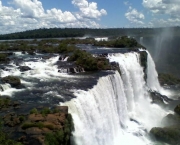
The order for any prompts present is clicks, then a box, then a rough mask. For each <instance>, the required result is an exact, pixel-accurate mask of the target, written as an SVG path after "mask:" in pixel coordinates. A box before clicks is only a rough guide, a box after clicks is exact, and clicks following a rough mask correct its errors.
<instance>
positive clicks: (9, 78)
mask: <svg viewBox="0 0 180 145" xmlns="http://www.w3.org/2000/svg"><path fill="white" fill-rule="evenodd" d="M1 81H2V82H3V83H8V84H10V85H11V87H17V86H20V85H21V80H20V79H19V78H18V77H15V76H7V77H4V78H1Z"/></svg>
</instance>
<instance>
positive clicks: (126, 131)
mask: <svg viewBox="0 0 180 145" xmlns="http://www.w3.org/2000/svg"><path fill="white" fill-rule="evenodd" d="M108 58H109V60H110V61H111V62H113V61H115V62H117V63H118V64H119V67H120V71H121V75H120V74H119V73H118V72H117V71H116V72H115V73H114V74H111V75H108V76H105V77H101V78H100V79H99V80H98V83H97V85H95V86H94V87H93V88H92V89H89V90H88V91H82V90H77V91H76V92H75V93H74V94H75V95H76V96H77V98H74V99H72V100H71V101H69V102H66V103H65V104H63V105H68V106H69V110H70V113H71V114H72V116H73V119H74V124H75V131H74V133H73V136H74V142H75V143H76V144H77V145H134V144H138V145H150V144H153V143H152V142H151V141H150V139H149V138H148V137H147V132H148V131H149V130H150V129H151V128H152V127H154V126H158V125H159V124H160V120H161V118H162V117H163V116H165V114H166V113H165V111H163V110H162V109H161V108H160V107H159V106H157V105H154V104H151V100H150V97H149V94H148V91H147V90H148V89H147V86H146V83H145V81H144V73H143V68H142V67H141V65H140V63H139V54H138V53H125V54H111V55H109V56H108ZM148 61H153V60H152V59H148ZM150 64H151V65H150ZM150 64H149V63H148V65H149V66H148V67H149V68H148V69H149V73H147V75H148V78H149V80H148V86H149V87H152V88H154V86H153V84H152V83H151V81H153V80H152V78H151V79H150V76H149V75H155V76H154V77H153V79H157V77H156V74H150V73H152V70H153V71H155V68H154V67H155V66H154V65H152V64H153V63H152V62H150ZM151 77H152V76H151ZM154 81H156V82H158V81H157V80H154ZM159 87H160V86H159V85H155V89H157V90H158V89H160V88H159ZM152 88H151V89H152Z"/></svg>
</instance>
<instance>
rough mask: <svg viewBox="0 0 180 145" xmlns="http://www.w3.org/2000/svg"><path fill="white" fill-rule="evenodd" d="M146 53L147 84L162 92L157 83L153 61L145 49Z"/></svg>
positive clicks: (152, 88)
mask: <svg viewBox="0 0 180 145" xmlns="http://www.w3.org/2000/svg"><path fill="white" fill-rule="evenodd" d="M146 52H147V54H148V57H147V86H148V87H149V88H150V89H151V90H154V91H157V92H160V93H162V91H163V89H162V87H161V86H160V84H159V81H158V74H157V71H156V68H155V64H154V61H153V59H152V57H151V55H150V53H149V52H148V51H146Z"/></svg>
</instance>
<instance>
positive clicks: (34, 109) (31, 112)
mask: <svg viewBox="0 0 180 145" xmlns="http://www.w3.org/2000/svg"><path fill="white" fill-rule="evenodd" d="M30 114H38V110H37V109H36V108H33V109H32V110H31V111H30Z"/></svg>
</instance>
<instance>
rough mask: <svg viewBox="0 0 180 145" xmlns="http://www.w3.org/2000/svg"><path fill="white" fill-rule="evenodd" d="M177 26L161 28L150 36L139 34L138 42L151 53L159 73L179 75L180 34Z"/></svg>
mask: <svg viewBox="0 0 180 145" xmlns="http://www.w3.org/2000/svg"><path fill="white" fill-rule="evenodd" d="M177 29H178V28H176V27H173V28H163V29H160V30H158V31H157V32H156V31H154V32H155V33H154V34H153V35H151V36H143V35H142V36H141V37H140V39H139V42H140V43H141V44H142V45H143V46H145V47H146V48H147V50H148V51H149V52H150V53H151V55H152V57H153V59H154V61H155V64H156V69H157V71H158V72H159V73H171V74H173V75H175V76H178V77H180V74H179V72H180V57H179V56H180V36H179V35H177V33H176V30H177Z"/></svg>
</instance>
